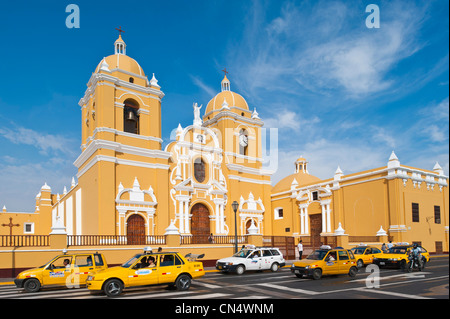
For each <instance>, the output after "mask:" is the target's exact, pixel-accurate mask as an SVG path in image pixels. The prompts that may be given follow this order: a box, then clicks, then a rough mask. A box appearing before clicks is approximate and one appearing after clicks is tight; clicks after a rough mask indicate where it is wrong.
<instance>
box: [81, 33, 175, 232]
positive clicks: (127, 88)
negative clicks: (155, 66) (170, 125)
mask: <svg viewBox="0 0 450 319" xmlns="http://www.w3.org/2000/svg"><path fill="white" fill-rule="evenodd" d="M117 30H118V31H119V32H120V34H119V37H118V39H117V40H116V41H115V42H114V54H112V55H109V56H107V57H105V58H103V59H102V60H101V61H100V63H99V64H98V65H97V67H96V68H95V70H94V72H93V74H92V76H91V78H90V79H89V82H88V83H87V90H86V92H85V94H84V96H83V98H81V99H80V101H79V105H80V107H81V131H82V138H81V151H82V152H81V154H80V156H79V157H78V158H77V159H76V160H75V162H74V164H75V166H76V167H77V168H78V173H77V178H78V184H79V185H80V186H81V189H82V199H83V202H82V204H83V210H82V211H83V216H82V220H83V234H115V235H118V234H122V235H123V234H124V227H123V225H121V224H120V223H125V220H124V219H123V218H122V220H121V217H125V216H126V214H127V211H126V210H125V211H122V213H121V215H120V214H119V213H118V209H117V207H119V206H120V199H118V198H117V195H118V193H119V190H120V189H123V188H132V187H133V183H135V180H138V181H139V184H140V187H141V189H142V190H148V189H149V188H152V187H153V188H152V192H153V191H154V194H156V193H157V191H156V189H155V185H156V181H157V180H159V179H160V178H163V180H167V178H165V177H163V176H164V174H165V175H167V169H168V166H167V161H168V158H169V156H168V155H167V154H166V153H165V152H163V151H162V150H161V144H162V139H161V100H162V98H163V97H164V93H163V92H162V91H161V87H160V86H159V85H158V81H157V80H156V78H155V75H154V74H153V76H152V77H151V79H149V78H148V77H147V75H146V74H145V73H144V70H143V69H142V67H141V66H140V65H139V63H138V62H137V61H136V60H134V59H133V58H131V57H129V56H128V55H127V50H126V47H127V46H126V44H125V41H124V40H123V39H122V35H121V33H122V32H124V31H123V30H122V29H121V28H119V29H117ZM119 186H120V187H119ZM152 194H153V193H152ZM148 202H152V203H153V202H154V201H152V200H148ZM136 212H137V210H136ZM124 214H125V216H123V215H124ZM119 215H120V216H119Z"/></svg>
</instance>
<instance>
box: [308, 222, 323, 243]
mask: <svg viewBox="0 0 450 319" xmlns="http://www.w3.org/2000/svg"><path fill="white" fill-rule="evenodd" d="M309 225H310V230H311V245H312V247H313V249H317V248H319V247H320V241H321V238H320V233H321V232H322V215H321V214H315V215H310V216H309Z"/></svg>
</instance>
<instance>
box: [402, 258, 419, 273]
mask: <svg viewBox="0 0 450 319" xmlns="http://www.w3.org/2000/svg"><path fill="white" fill-rule="evenodd" d="M419 258H422V256H420V255H419V256H414V255H413V254H410V255H409V256H408V260H409V262H408V264H407V265H406V269H405V270H406V272H412V271H413V270H414V269H418V270H419V271H422V269H423V264H421V263H419Z"/></svg>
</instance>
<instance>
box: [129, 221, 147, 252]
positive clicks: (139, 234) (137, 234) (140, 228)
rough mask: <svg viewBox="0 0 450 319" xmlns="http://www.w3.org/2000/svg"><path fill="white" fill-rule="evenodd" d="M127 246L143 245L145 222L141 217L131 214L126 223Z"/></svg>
mask: <svg viewBox="0 0 450 319" xmlns="http://www.w3.org/2000/svg"><path fill="white" fill-rule="evenodd" d="M127 243H128V245H144V244H145V220H144V218H142V216H141V215H138V214H133V215H131V216H130V217H129V218H128V221H127Z"/></svg>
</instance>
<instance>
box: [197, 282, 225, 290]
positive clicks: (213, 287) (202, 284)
mask: <svg viewBox="0 0 450 319" xmlns="http://www.w3.org/2000/svg"><path fill="white" fill-rule="evenodd" d="M192 284H193V285H194V286H195V285H199V286H202V287H205V288H210V289H221V288H223V287H222V286H219V285H213V284H208V283H206V282H202V281H194V282H192Z"/></svg>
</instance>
